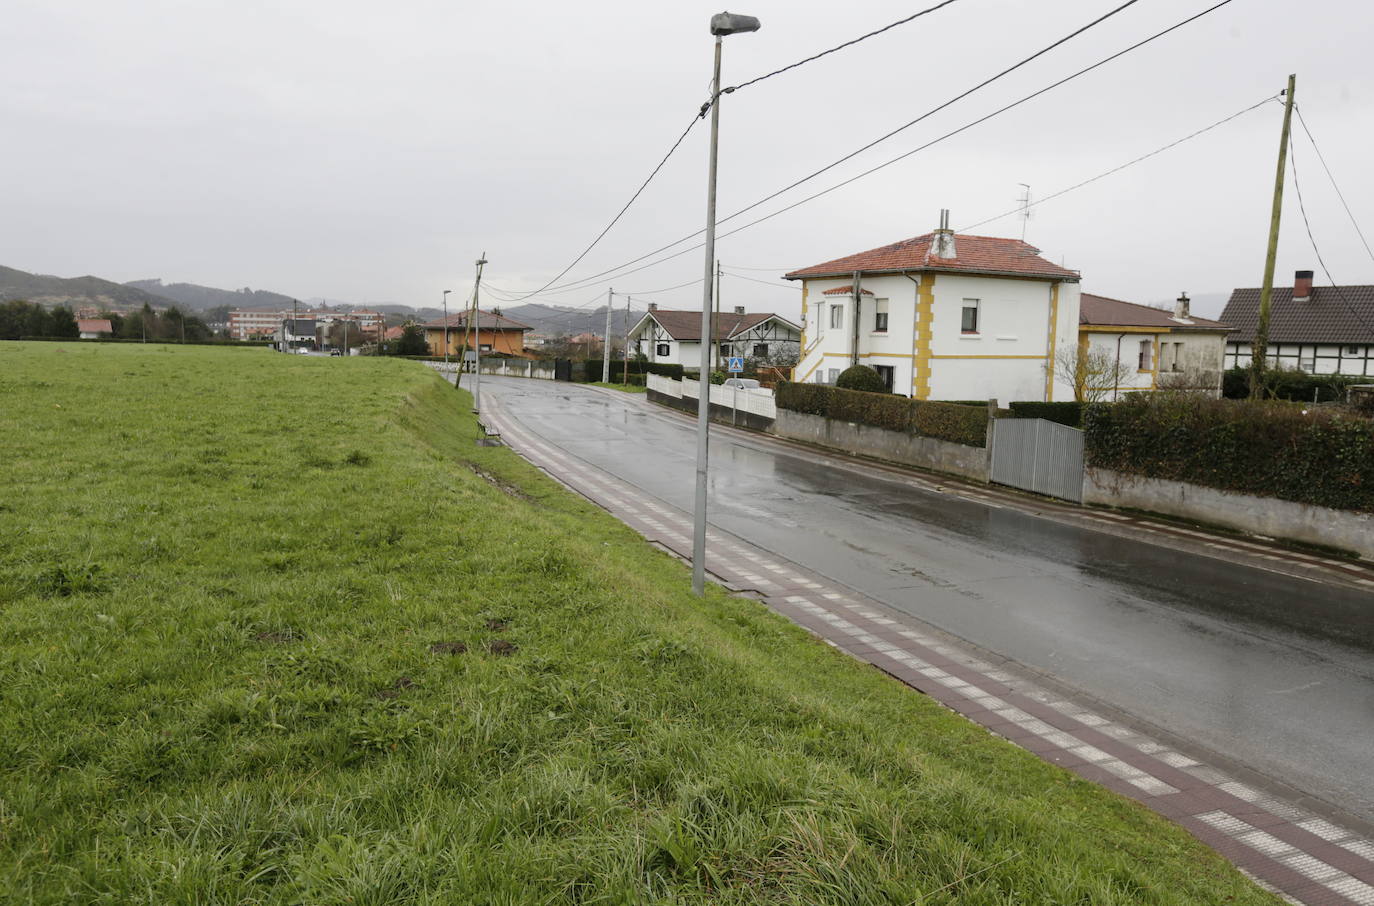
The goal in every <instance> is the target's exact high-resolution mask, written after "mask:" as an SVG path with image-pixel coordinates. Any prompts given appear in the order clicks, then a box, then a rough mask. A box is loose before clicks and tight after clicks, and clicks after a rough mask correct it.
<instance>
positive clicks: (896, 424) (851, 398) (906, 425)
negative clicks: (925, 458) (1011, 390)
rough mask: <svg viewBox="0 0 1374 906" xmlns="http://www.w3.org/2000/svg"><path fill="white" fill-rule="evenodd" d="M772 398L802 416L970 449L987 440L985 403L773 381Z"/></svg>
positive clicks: (783, 407) (781, 407)
mask: <svg viewBox="0 0 1374 906" xmlns="http://www.w3.org/2000/svg"><path fill="white" fill-rule="evenodd" d="M775 400H776V402H777V405H778V408H780V409H788V410H791V411H793V412H801V413H804V414H806V415H820V416H823V417H825V418H833V419H835V420H837V421H845V422H857V423H859V424H864V425H872V426H873V427H875V428H882V429H884V430H887V431H901V432H904V433H911V434H921V435H924V436H926V437H933V438H936V439H939V440H947V441H951V442H953V443H956V444H967V445H968V446H971V447H981V446H983V445H984V444H985V443H986V442H987V426H988V413H987V408H986V406H984V407H981V408H980V407H975V406H963V405H958V404H955V403H942V402H935V401H922V400H910V399H907V398H906V397H904V396H895V395H893V394H890V393H864V392H863V391H859V390H844V389H842V388H839V387H829V386H826V385H824V384H796V383H792V382H790V381H787V382H783V383H781V384H779V385H778V389H777V394H776V396H775Z"/></svg>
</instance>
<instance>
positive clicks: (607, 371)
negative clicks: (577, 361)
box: [601, 287, 615, 384]
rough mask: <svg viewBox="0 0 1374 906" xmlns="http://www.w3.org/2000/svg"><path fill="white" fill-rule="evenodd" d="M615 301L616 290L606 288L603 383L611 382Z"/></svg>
mask: <svg viewBox="0 0 1374 906" xmlns="http://www.w3.org/2000/svg"><path fill="white" fill-rule="evenodd" d="M614 303H615V290H613V289H610V288H609V287H608V288H607V289H606V334H605V336H604V337H602V340H601V346H602V349H601V383H603V384H609V383H610V382H611V306H612V305H613V304H614Z"/></svg>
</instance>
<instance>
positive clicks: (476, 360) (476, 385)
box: [472, 252, 494, 412]
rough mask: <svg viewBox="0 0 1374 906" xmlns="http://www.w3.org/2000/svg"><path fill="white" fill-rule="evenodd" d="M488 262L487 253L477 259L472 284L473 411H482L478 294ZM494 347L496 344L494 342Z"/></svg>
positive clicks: (479, 304)
mask: <svg viewBox="0 0 1374 906" xmlns="http://www.w3.org/2000/svg"><path fill="white" fill-rule="evenodd" d="M486 263H487V253H486V252H483V253H482V257H481V258H478V259H477V282H476V283H474V284H473V285H472V313H473V315H474V320H473V324H474V325H475V326H474V327H473V330H475V331H477V341H476V342H475V343H473V344H472V349H473V358H472V411H473V412H481V411H482V303H481V301H480V300H479V297H478V294H479V293H480V292H481V290H482V265H484V264H486ZM493 348H494V344H493Z"/></svg>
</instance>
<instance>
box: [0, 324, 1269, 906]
mask: <svg viewBox="0 0 1374 906" xmlns="http://www.w3.org/2000/svg"><path fill="white" fill-rule="evenodd" d="M475 436H476V427H475V424H474V422H473V421H472V419H471V416H470V415H468V414H467V397H466V394H465V393H462V394H460V393H458V392H455V391H454V390H453V389H452V388H450V387H448V386H446V385H445V384H443V383H442V382H441V381H440V379H439V378H438V377H437V376H436V375H434V374H433V373H432V372H431V371H429V370H428V369H427V368H426V367H424V366H423V365H420V364H416V363H411V362H402V361H395V360H384V359H339V358H332V359H331V358H311V357H304V356H284V355H276V354H272V353H269V352H263V351H246V350H234V349H221V348H208V347H202V348H177V347H174V346H147V347H144V346H115V345H95V344H89V345H79V344H52V343H27V344H26V343H0V901H2V902H5V903H53V904H56V903H61V904H73V903H75V904H86V903H90V904H95V903H101V904H107V903H108V904H115V903H119V904H123V903H149V904H153V903H156V904H170V903H185V904H192V903H194V904H229V903H253V904H259V903H303V904H319V903H351V904H412V903H416V904H418V903H426V904H437V903H477V904H517V903H518V904H524V903H549V904H553V903H560V904H561V903H569V902H575V903H607V904H609V903H617V904H630V903H657V902H670V903H683V904H685V903H700V904H706V903H711V904H720V903H798V904H831V903H833V904H870V903H872V904H877V903H891V904H912V903H917V904H942V903H956V902H957V903H959V904H1024V903H1046V904H1050V903H1053V904H1094V906H1101V904H1140V903H1147V904H1179V906H1182V904H1198V903H1228V904H1252V903H1273V902H1275V901H1274V900H1272V899H1271V898H1270V897H1269V896H1268V895H1267V894H1265V893H1263V892H1262V891H1260V890H1259V889H1258V888H1256V887H1254V886H1252V885H1251V884H1250V883H1249V882H1248V881H1246V880H1245V879H1244V878H1243V877H1242V876H1240V875H1239V874H1238V873H1237V872H1235V871H1234V870H1233V869H1232V868H1231V867H1230V866H1229V865H1227V864H1226V863H1225V862H1224V861H1223V860H1222V859H1220V858H1219V857H1218V856H1216V855H1215V854H1213V853H1212V852H1211V851H1210V850H1207V849H1205V848H1204V847H1202V846H1201V845H1199V844H1197V843H1196V842H1195V841H1193V839H1192V838H1191V837H1189V836H1188V835H1187V834H1186V833H1184V832H1183V831H1182V830H1180V829H1178V828H1176V827H1173V826H1171V825H1169V824H1167V823H1166V822H1164V821H1162V820H1160V819H1158V818H1157V817H1155V816H1153V815H1152V814H1150V813H1148V812H1147V811H1145V810H1144V809H1142V808H1140V807H1138V806H1136V805H1135V804H1133V803H1131V802H1128V801H1126V800H1124V799H1121V798H1118V797H1116V796H1114V795H1112V794H1109V793H1107V792H1105V791H1103V790H1101V789H1099V788H1097V787H1095V786H1093V785H1091V784H1088V783H1085V782H1082V781H1079V780H1077V779H1075V778H1074V777H1073V776H1072V775H1070V774H1068V773H1067V772H1064V771H1061V770H1059V769H1057V768H1053V767H1050V766H1048V765H1046V764H1044V763H1042V762H1040V761H1039V760H1037V759H1036V758H1035V757H1033V756H1031V755H1029V754H1027V753H1025V752H1022V751H1020V750H1019V749H1016V748H1014V747H1012V746H1010V745H1008V744H1006V743H1003V742H1001V741H998V740H996V739H994V738H992V737H990V736H989V735H988V734H987V733H986V732H984V731H983V730H981V729H979V728H977V727H975V726H974V725H972V724H970V723H968V722H966V721H964V720H963V719H962V718H959V717H957V716H955V715H953V714H950V713H949V712H947V711H944V710H943V709H942V708H940V707H939V706H937V705H935V704H933V703H932V702H931V701H929V700H928V699H926V698H924V697H923V696H921V695H919V694H917V693H914V692H912V691H911V690H909V689H906V688H905V687H903V686H901V685H899V684H897V683H895V682H893V681H891V680H890V679H887V678H885V677H883V676H882V675H880V674H878V673H876V672H875V671H873V670H872V668H869V667H865V666H862V665H860V664H858V663H856V662H854V661H852V660H850V659H848V658H847V657H845V656H842V655H840V654H837V653H836V652H834V651H833V650H832V649H830V648H829V647H827V646H826V645H824V644H821V643H819V642H817V641H815V640H813V639H812V638H811V637H810V636H808V635H807V634H806V633H804V632H802V631H801V630H799V629H797V628H795V627H793V626H792V625H791V624H789V623H787V622H786V621H784V620H782V619H780V618H778V617H776V616H774V615H772V614H770V613H768V612H767V611H765V610H764V609H763V608H762V607H761V606H760V605H758V604H757V603H754V602H752V601H749V600H743V599H739V598H734V597H730V596H728V595H726V594H724V593H722V592H721V591H720V590H718V589H713V590H712V591H711V593H710V594H708V595H707V597H706V598H705V599H704V600H698V599H695V598H693V597H692V596H691V595H690V593H689V591H688V585H689V582H688V573H687V570H686V568H685V567H684V566H683V565H682V564H680V563H678V562H676V561H675V560H673V559H671V558H669V557H667V556H665V555H663V554H661V553H658V552H656V551H655V550H654V549H652V548H650V547H649V546H648V545H646V544H644V543H643V542H642V541H641V540H640V539H639V538H638V536H637V535H635V534H634V533H632V532H631V531H630V530H629V529H628V528H626V527H624V526H622V525H621V524H620V523H618V522H616V521H615V520H614V519H612V518H611V517H610V516H608V515H606V514H605V513H603V512H602V511H600V510H598V509H597V508H595V507H593V506H592V505H590V504H589V503H587V502H585V501H583V500H581V499H580V498H576V497H574V496H573V495H571V494H569V493H567V492H566V491H564V490H562V489H561V488H559V487H558V486H556V485H555V484H554V483H553V482H551V481H549V480H547V479H545V478H544V477H542V476H541V475H540V474H539V473H538V472H537V471H536V470H534V469H533V468H532V467H530V466H528V465H527V464H525V463H524V462H523V461H522V460H520V459H519V458H518V457H517V456H515V455H514V454H513V453H511V452H510V451H509V450H505V449H500V448H494V449H489V448H479V447H477V446H475V444H474V443H473V439H474V437H475Z"/></svg>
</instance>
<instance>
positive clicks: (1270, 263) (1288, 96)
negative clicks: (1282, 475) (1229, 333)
mask: <svg viewBox="0 0 1374 906" xmlns="http://www.w3.org/2000/svg"><path fill="white" fill-rule="evenodd" d="M1297 79H1298V77H1297V76H1296V75H1290V76H1289V77H1288V88H1287V89H1286V90H1285V91H1284V98H1283V135H1282V137H1280V139H1279V166H1278V172H1277V173H1276V174H1275V175H1274V207H1273V210H1272V211H1271V213H1270V215H1269V250H1268V253H1267V254H1266V255H1265V258H1264V282H1263V283H1261V284H1260V298H1259V324H1258V326H1257V327H1256V329H1255V345H1254V346H1253V347H1252V348H1251V349H1250V398H1251V399H1259V398H1260V397H1261V396H1262V395H1263V394H1264V368H1265V365H1266V359H1267V358H1268V356H1269V303H1270V301H1271V300H1272V299H1273V296H1274V259H1275V258H1276V257H1277V256H1278V251H1279V217H1280V215H1281V214H1282V213H1283V175H1284V172H1285V171H1286V170H1287V168H1288V125H1289V123H1290V122H1291V121H1292V119H1293V92H1294V91H1295V89H1296V86H1297Z"/></svg>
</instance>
